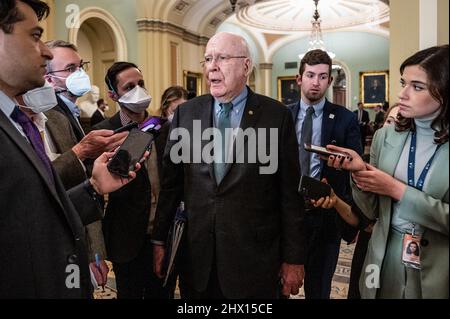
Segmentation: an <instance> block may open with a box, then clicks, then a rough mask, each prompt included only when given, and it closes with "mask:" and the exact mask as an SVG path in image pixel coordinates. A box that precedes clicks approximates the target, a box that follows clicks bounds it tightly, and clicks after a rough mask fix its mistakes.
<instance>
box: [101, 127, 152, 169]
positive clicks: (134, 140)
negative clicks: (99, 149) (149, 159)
mask: <svg viewBox="0 0 450 319" xmlns="http://www.w3.org/2000/svg"><path fill="white" fill-rule="evenodd" d="M153 139H154V136H153V134H149V133H146V132H142V131H141V130H139V129H137V128H133V129H132V130H131V131H130V134H128V137H127V138H126V139H125V141H124V142H123V144H122V145H121V146H120V147H119V149H118V150H117V151H116V153H115V154H114V156H113V157H112V158H111V160H110V161H109V163H108V166H107V167H108V170H109V171H110V172H111V173H113V174H116V175H119V176H121V177H128V175H129V172H130V171H134V168H135V165H136V163H138V162H139V161H140V160H141V159H142V157H143V156H144V154H145V152H146V151H147V150H148V149H149V148H150V145H151V143H152V141H153Z"/></svg>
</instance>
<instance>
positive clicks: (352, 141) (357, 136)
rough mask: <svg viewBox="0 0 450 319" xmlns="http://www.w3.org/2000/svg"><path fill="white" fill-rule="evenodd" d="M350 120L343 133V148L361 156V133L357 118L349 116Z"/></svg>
mask: <svg viewBox="0 0 450 319" xmlns="http://www.w3.org/2000/svg"><path fill="white" fill-rule="evenodd" d="M350 115H351V118H350V120H349V122H348V125H347V127H346V132H345V146H344V147H347V148H350V149H352V150H354V151H355V152H356V153H358V154H359V155H362V153H363V149H362V145H361V133H360V130H359V124H358V118H357V116H355V114H350Z"/></svg>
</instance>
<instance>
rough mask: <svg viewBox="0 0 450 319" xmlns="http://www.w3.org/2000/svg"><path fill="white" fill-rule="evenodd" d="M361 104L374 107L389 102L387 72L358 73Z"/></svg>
mask: <svg viewBox="0 0 450 319" xmlns="http://www.w3.org/2000/svg"><path fill="white" fill-rule="evenodd" d="M359 78H360V94H361V102H362V103H363V104H364V107H374V106H376V105H379V104H383V103H384V102H385V101H386V102H389V71H369V72H359Z"/></svg>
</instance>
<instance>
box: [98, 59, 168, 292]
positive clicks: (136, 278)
mask: <svg viewBox="0 0 450 319" xmlns="http://www.w3.org/2000/svg"><path fill="white" fill-rule="evenodd" d="M105 82H106V85H107V86H108V89H109V92H108V94H109V96H110V97H111V98H112V99H113V100H114V101H116V102H117V103H118V104H119V106H120V111H119V112H117V113H116V114H115V115H113V116H112V117H111V118H109V119H107V120H104V121H102V122H100V123H98V124H97V125H95V126H94V127H93V129H94V131H93V132H95V130H96V129H108V130H114V129H117V128H119V127H121V126H124V125H126V124H129V123H130V122H137V123H142V122H143V121H144V120H145V119H146V118H147V117H148V113H147V111H146V109H147V108H148V107H149V105H150V102H151V97H150V96H149V95H148V93H147V91H146V90H145V82H144V76H143V75H142V72H141V71H140V70H139V69H138V67H137V66H136V65H135V64H133V63H130V62H116V63H114V64H113V65H112V66H111V67H110V68H109V69H108V71H107V73H106V76H105ZM150 208H151V186H150V179H149V176H148V170H147V165H145V166H144V169H142V170H140V171H139V172H138V173H137V177H136V180H134V181H133V182H132V183H130V184H129V185H127V186H126V187H124V188H122V189H120V190H118V191H116V192H113V193H111V194H109V197H108V206H107V207H106V213H105V219H104V220H103V233H104V236H105V244H106V251H107V253H108V259H109V260H111V261H112V263H113V269H114V273H115V275H116V283H117V297H118V298H120V299H143V298H153V299H156V298H157V299H161V298H168V297H169V296H168V293H167V291H166V290H165V289H163V288H162V282H161V280H159V278H157V277H156V276H155V275H154V274H153V272H152V271H151V270H152V262H153V256H152V252H153V251H152V246H151V242H150V234H149V230H150V227H149V220H150Z"/></svg>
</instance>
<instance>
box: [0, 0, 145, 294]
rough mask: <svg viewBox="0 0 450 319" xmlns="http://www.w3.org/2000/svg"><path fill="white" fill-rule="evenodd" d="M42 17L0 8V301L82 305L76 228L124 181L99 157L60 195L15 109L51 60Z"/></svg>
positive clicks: (42, 7)
mask: <svg viewBox="0 0 450 319" xmlns="http://www.w3.org/2000/svg"><path fill="white" fill-rule="evenodd" d="M48 13H49V8H48V5H47V4H45V3H44V2H42V1H39V0H3V1H1V2H0V70H1V71H0V145H2V153H1V154H2V155H0V157H1V160H0V175H1V176H2V178H1V179H0V189H1V192H0V202H1V207H2V208H1V218H0V220H1V222H0V247H1V249H0V283H1V284H0V298H87V297H89V296H90V292H91V289H90V288H89V287H90V280H89V270H88V259H87V255H86V246H85V236H84V229H83V224H88V223H91V222H93V221H94V220H96V219H99V218H101V212H100V210H99V207H98V203H97V200H96V196H97V195H96V194H97V193H98V194H103V193H107V192H110V191H113V190H116V189H118V188H119V187H121V186H122V185H124V184H126V183H128V182H129V180H130V179H124V180H121V179H120V178H117V177H114V176H112V175H111V174H109V172H108V171H107V169H106V164H107V161H108V157H109V156H111V155H112V154H103V155H101V156H100V157H99V158H98V159H97V160H96V161H95V164H94V169H93V174H92V177H91V178H90V179H89V180H86V181H85V182H84V183H82V184H80V185H78V186H76V187H75V188H72V189H71V190H70V191H69V192H68V193H66V191H65V190H64V186H63V184H62V182H61V180H60V178H59V177H58V175H57V174H56V173H55V171H54V168H53V166H52V164H51V163H50V160H49V158H48V157H47V156H46V155H45V152H44V150H43V148H44V146H43V144H42V140H41V139H40V138H39V132H38V130H37V128H36V127H35V126H34V124H33V123H32V122H31V121H30V120H29V119H28V118H27V117H26V115H25V114H24V113H23V112H22V111H20V109H19V108H18V107H17V104H18V103H17V101H16V100H15V97H16V96H18V95H20V94H22V93H24V92H27V91H29V90H32V89H34V88H37V87H41V86H43V84H44V74H45V66H46V62H47V61H48V60H51V59H52V57H53V56H52V54H51V52H50V51H49V50H48V49H47V48H46V46H45V45H44V44H43V43H42V41H41V40H40V37H41V35H42V32H43V30H42V28H41V27H40V26H39V20H41V19H42V18H44V17H46V16H47V15H48ZM138 167H139V165H138ZM130 177H131V178H134V177H135V173H134V172H131V173H130Z"/></svg>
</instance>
